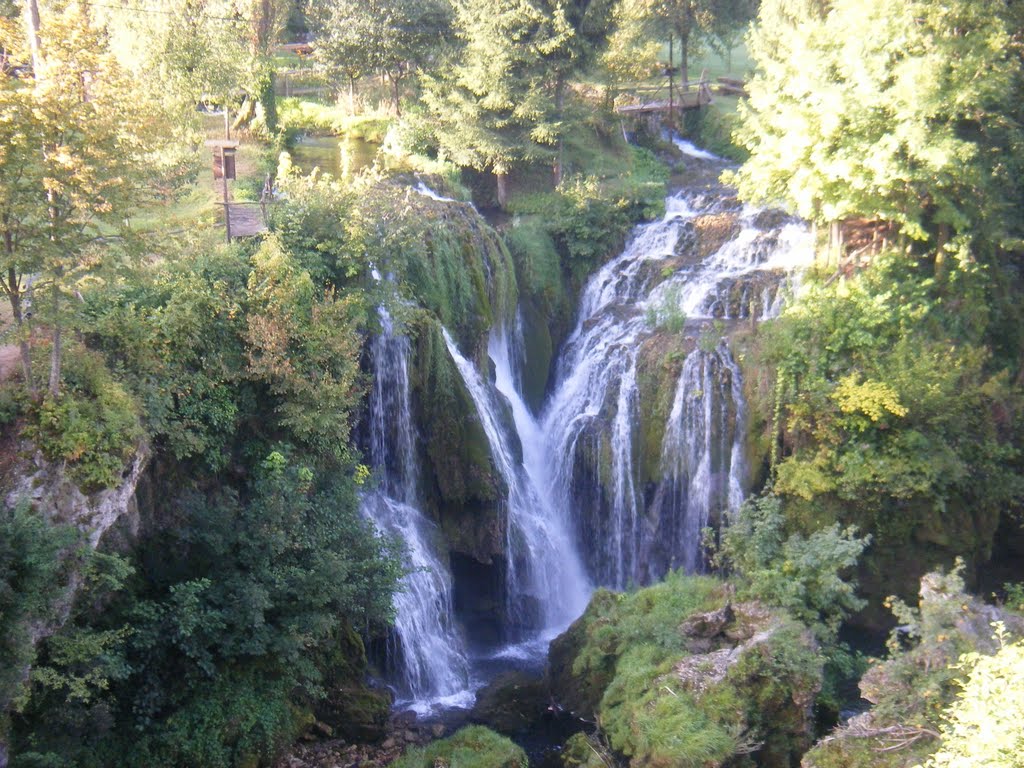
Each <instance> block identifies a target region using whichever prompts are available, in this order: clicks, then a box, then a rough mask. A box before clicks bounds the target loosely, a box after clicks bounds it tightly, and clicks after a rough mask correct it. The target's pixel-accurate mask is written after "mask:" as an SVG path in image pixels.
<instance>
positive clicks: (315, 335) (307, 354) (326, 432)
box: [246, 238, 366, 459]
mask: <svg viewBox="0 0 1024 768" xmlns="http://www.w3.org/2000/svg"><path fill="white" fill-rule="evenodd" d="M249 303H250V312H249V315H248V333H247V335H246V338H247V341H248V354H249V373H250V375H252V376H253V377H255V378H256V379H258V380H259V381H261V382H264V383H266V384H267V386H269V388H270V392H271V393H272V394H273V395H274V396H275V398H276V399H277V405H276V411H277V413H278V415H279V417H280V425H281V426H282V427H283V428H285V429H286V430H288V431H289V432H290V433H291V435H292V436H293V437H294V438H295V439H296V440H297V441H299V442H301V443H303V444H305V445H306V446H308V447H309V448H311V449H313V451H314V453H315V454H317V455H322V456H330V457H334V458H336V459H344V458H347V457H348V452H349V430H350V422H351V415H352V413H353V411H354V410H355V408H356V407H357V404H358V402H359V398H360V394H361V392H362V389H361V387H360V384H361V377H360V373H359V350H360V339H359V337H358V335H357V334H356V333H355V329H356V325H357V322H358V320H359V319H360V318H362V317H365V315H366V309H365V306H364V305H363V303H362V300H361V297H359V296H358V295H349V296H340V295H338V294H337V293H336V292H335V291H333V290H331V289H328V290H326V291H324V292H323V293H322V294H320V295H317V289H316V288H315V286H314V283H313V280H312V278H311V277H310V275H309V273H308V272H306V271H305V270H304V269H302V268H301V266H300V265H299V263H298V262H297V261H296V259H295V258H293V257H292V256H291V255H290V254H289V253H287V252H286V251H285V250H284V249H283V248H282V247H281V245H280V243H279V242H278V240H277V239H276V238H270V239H268V240H266V241H265V242H264V243H263V245H262V246H261V247H260V250H259V251H258V252H257V253H256V254H255V256H254V257H253V271H252V273H251V274H250V276H249Z"/></svg>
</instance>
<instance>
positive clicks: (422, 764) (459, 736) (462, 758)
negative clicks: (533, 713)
mask: <svg viewBox="0 0 1024 768" xmlns="http://www.w3.org/2000/svg"><path fill="white" fill-rule="evenodd" d="M527 764H528V763H527V759H526V753H525V752H523V750H522V749H521V748H520V747H518V746H516V745H515V744H514V743H513V742H512V741H510V740H509V739H507V738H506V737H504V736H500V735H498V734H497V733H495V732H494V731H491V730H488V729H487V728H484V727H483V726H479V725H471V726H468V727H466V728H463V729H462V730H460V731H458V732H456V733H455V734H454V735H453V736H449V737H448V738H447V739H441V740H440V741H435V742H434V743H432V744H429V745H427V746H426V747H414V748H413V749H410V750H408V751H407V752H406V753H405V754H404V755H402V757H400V758H399V759H398V760H397V761H395V762H394V763H392V767H393V768H526V767H527Z"/></svg>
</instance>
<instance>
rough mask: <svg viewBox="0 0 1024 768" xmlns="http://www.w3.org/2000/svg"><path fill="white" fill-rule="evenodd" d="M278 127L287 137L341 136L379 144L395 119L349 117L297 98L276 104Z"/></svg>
mask: <svg viewBox="0 0 1024 768" xmlns="http://www.w3.org/2000/svg"><path fill="white" fill-rule="evenodd" d="M277 108H278V120H279V122H280V125H281V128H282V129H284V130H285V131H288V132H289V133H290V134H296V133H303V134H307V135H312V136H317V135H343V136H347V137H349V138H360V139H364V140H365V141H371V142H373V143H375V144H379V143H381V142H382V141H383V140H384V137H385V136H386V135H387V132H388V129H389V127H390V126H391V124H392V122H393V121H394V118H393V117H392V116H389V115H386V114H377V113H369V114H361V115H352V114H349V113H348V112H346V111H345V110H343V109H342V108H341V107H338V106H336V105H335V106H330V105H327V104H320V103H319V102H316V101H306V100H303V99H299V98H295V97H292V98H285V99H281V100H279V102H278V107H277Z"/></svg>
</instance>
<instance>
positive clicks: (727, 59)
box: [660, 41, 754, 81]
mask: <svg viewBox="0 0 1024 768" xmlns="http://www.w3.org/2000/svg"><path fill="white" fill-rule="evenodd" d="M675 53H676V66H677V67H678V66H679V51H678V50H676V52H675ZM660 58H661V60H662V61H663V62H665V63H666V64H667V63H668V44H667V43H666V44H665V45H664V46H663V47H662V50H661V56H660ZM753 68H754V62H753V61H752V60H751V58H750V54H749V53H748V51H747V46H746V44H745V43H743V41H740V42H739V43H738V44H737V45H736V46H735V47H734V48H733V49H732V51H731V55H730V56H719V55H718V54H717V53H714V52H713V51H710V50H708V51H704V52H703V53H700V54H699V55H696V56H691V57H690V62H689V69H690V80H691V81H696V80H699V79H700V73H701V72H702V71H703V70H705V69H706V70H707V73H708V79H710V80H712V81H713V80H715V78H718V77H733V78H736V79H738V80H744V79H746V78H747V77H749V75H750V72H751V71H753Z"/></svg>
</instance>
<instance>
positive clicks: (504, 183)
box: [494, 168, 508, 209]
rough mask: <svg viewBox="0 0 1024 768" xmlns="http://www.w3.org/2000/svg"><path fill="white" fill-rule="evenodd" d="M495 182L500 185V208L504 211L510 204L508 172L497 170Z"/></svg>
mask: <svg viewBox="0 0 1024 768" xmlns="http://www.w3.org/2000/svg"><path fill="white" fill-rule="evenodd" d="M494 180H495V181H496V182H497V185H498V207H499V208H501V209H504V208H505V205H506V204H507V203H508V172H507V171H505V170H498V169H497V168H495V170H494Z"/></svg>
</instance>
